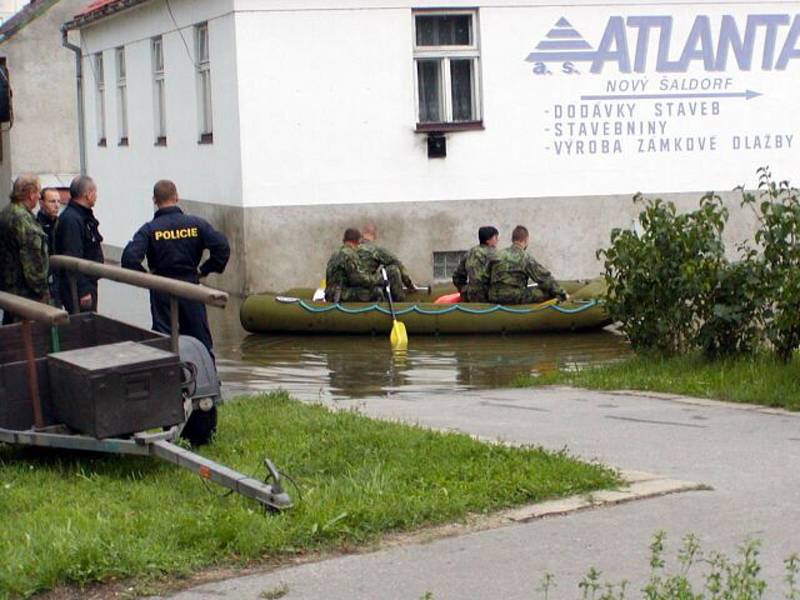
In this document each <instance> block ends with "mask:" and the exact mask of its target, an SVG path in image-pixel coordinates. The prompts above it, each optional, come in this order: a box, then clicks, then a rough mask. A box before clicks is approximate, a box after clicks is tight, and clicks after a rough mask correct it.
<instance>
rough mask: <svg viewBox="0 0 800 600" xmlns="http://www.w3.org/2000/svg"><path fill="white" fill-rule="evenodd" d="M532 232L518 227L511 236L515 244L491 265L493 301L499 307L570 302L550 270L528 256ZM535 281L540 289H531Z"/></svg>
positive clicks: (502, 251)
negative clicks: (547, 301)
mask: <svg viewBox="0 0 800 600" xmlns="http://www.w3.org/2000/svg"><path fill="white" fill-rule="evenodd" d="M529 238H530V234H529V233H528V229H527V228H525V227H523V226H522V225H517V226H516V227H515V228H514V231H513V232H512V234H511V245H510V246H509V247H508V248H505V249H504V250H501V251H500V252H498V253H497V257H496V259H495V260H494V261H493V262H492V265H491V284H490V286H489V300H490V301H491V302H496V303H497V304H534V303H537V302H544V301H545V300H549V299H551V298H558V299H559V300H562V301H563V300H566V299H567V298H568V296H567V294H566V292H565V291H564V290H563V289H561V286H560V285H558V282H556V280H555V279H553V276H552V275H550V271H548V270H547V269H545V268H544V267H543V266H542V265H540V264H539V263H538V262H536V260H535V259H534V258H533V257H532V256H531V255H530V254H528V240H529ZM529 280H531V281H533V282H534V283H535V284H536V287H528V281H529Z"/></svg>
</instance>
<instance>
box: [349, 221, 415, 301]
mask: <svg viewBox="0 0 800 600" xmlns="http://www.w3.org/2000/svg"><path fill="white" fill-rule="evenodd" d="M362 235H363V237H362V239H361V244H360V245H359V246H358V256H359V258H360V259H361V263H362V264H363V265H364V268H365V269H366V271H367V273H378V274H380V268H381V266H383V267H385V268H386V275H387V277H388V278H389V288H390V289H391V292H392V299H393V300H395V301H396V302H402V301H403V300H405V296H406V294H405V290H404V289H403V286H405V287H406V288H407V289H409V290H413V289H414V282H413V281H411V277H410V276H409V274H408V271H406V268H405V267H404V266H403V263H401V262H400V259H398V258H397V257H396V256H395V255H394V254H392V253H391V252H389V251H388V250H387V249H386V248H383V247H382V246H378V245H377V244H376V243H375V240H376V239H377V238H378V228H377V226H376V225H375V223H372V222H370V223H367V224H366V225H365V226H364V231H363V234H362Z"/></svg>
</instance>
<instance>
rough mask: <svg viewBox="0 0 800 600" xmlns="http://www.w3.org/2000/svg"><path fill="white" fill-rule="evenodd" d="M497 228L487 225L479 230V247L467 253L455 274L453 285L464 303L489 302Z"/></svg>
mask: <svg viewBox="0 0 800 600" xmlns="http://www.w3.org/2000/svg"><path fill="white" fill-rule="evenodd" d="M499 235H500V233H499V232H498V231H497V228H495V227H492V226H491V225H487V226H485V227H481V228H479V229H478V245H477V246H474V247H473V248H471V249H470V250H469V252H467V254H466V255H465V256H464V258H462V259H461V262H459V263H458V267H456V270H455V271H454V272H453V285H455V286H456V289H457V290H458V291H459V292H461V300H462V301H464V302H488V301H489V279H490V270H491V263H492V261H493V260H494V258H495V248H496V247H497V238H498V236H499Z"/></svg>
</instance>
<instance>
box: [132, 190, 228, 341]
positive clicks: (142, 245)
mask: <svg viewBox="0 0 800 600" xmlns="http://www.w3.org/2000/svg"><path fill="white" fill-rule="evenodd" d="M153 202H154V203H155V205H156V214H155V218H154V219H153V220H152V221H150V222H149V223H145V224H144V225H143V226H142V227H141V229H139V231H137V232H136V234H135V235H134V236H133V239H132V240H131V241H130V242H128V245H127V246H125V250H124V251H123V252H122V266H123V267H125V268H126V269H133V270H135V271H144V270H145V269H144V267H143V266H142V261H143V260H144V259H145V258H147V266H148V267H149V269H150V272H151V273H154V274H155V275H162V276H164V277H171V278H172V279H179V280H181V281H187V282H189V283H199V281H200V279H202V278H204V277H206V276H207V275H208V274H209V273H222V272H223V271H224V270H225V266H226V265H227V264H228V258H229V257H230V253H231V249H230V246H229V245H228V240H227V239H226V238H225V236H224V235H223V234H221V233H219V232H218V231H216V230H215V229H214V228H213V227H212V226H211V225H210V224H209V223H208V222H207V221H205V220H203V219H201V218H199V217H194V216H191V215H186V214H184V213H183V211H182V210H181V209H180V208H178V189H177V188H176V187H175V184H174V183H173V182H171V181H167V180H162V181H159V182H158V183H156V185H155V187H154V188H153ZM205 250H208V251H209V257H208V259H207V260H206V261H205V262H203V263H202V264H201V261H202V259H203V252H204V251H205ZM178 309H179V328H180V332H181V333H182V334H184V335H191V336H193V337H195V338H197V339H198V340H200V341H201V342H203V345H205V347H206V348H208V351H209V352H211V350H212V346H213V341H212V339H211V331H210V329H209V327H208V317H207V315H206V307H205V305H204V304H202V303H200V302H191V301H189V300H183V299H181V300H179V301H178ZM150 312H151V314H152V317H153V329H154V330H155V331H160V332H162V333H169V332H170V315H169V295H168V294H163V293H160V292H150Z"/></svg>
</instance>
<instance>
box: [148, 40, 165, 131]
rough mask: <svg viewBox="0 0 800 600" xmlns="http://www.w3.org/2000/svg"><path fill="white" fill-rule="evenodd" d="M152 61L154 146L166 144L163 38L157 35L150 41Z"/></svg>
mask: <svg viewBox="0 0 800 600" xmlns="http://www.w3.org/2000/svg"><path fill="white" fill-rule="evenodd" d="M150 51H151V52H150V53H151V57H152V62H153V128H154V130H155V143H156V146H166V145H167V112H166V111H167V107H166V91H165V88H164V40H163V39H162V38H161V37H160V36H159V37H157V38H153V39H152V40H151V42H150Z"/></svg>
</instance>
